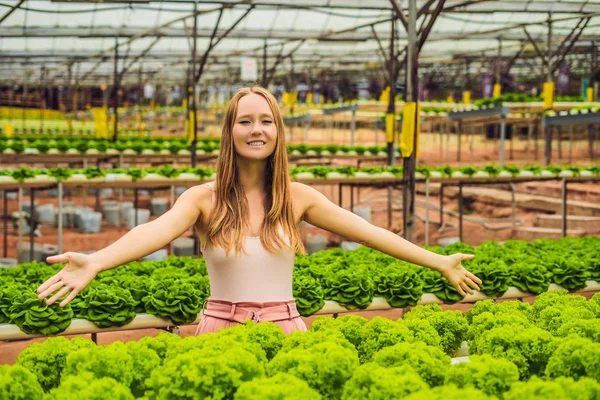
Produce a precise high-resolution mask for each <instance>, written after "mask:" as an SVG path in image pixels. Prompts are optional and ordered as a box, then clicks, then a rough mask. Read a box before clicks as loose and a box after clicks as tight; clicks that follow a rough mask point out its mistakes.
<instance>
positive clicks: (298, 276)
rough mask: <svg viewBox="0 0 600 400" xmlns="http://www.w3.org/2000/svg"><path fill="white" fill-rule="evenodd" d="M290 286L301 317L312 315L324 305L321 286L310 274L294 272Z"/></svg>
mask: <svg viewBox="0 0 600 400" xmlns="http://www.w3.org/2000/svg"><path fill="white" fill-rule="evenodd" d="M292 286H293V295H294V299H295V300H296V307H297V309H298V312H299V313H300V315H302V316H303V317H308V316H310V315H313V314H314V313H316V312H317V311H319V310H320V309H321V308H323V306H324V305H325V300H324V295H325V293H324V291H323V286H321V283H320V282H319V281H318V280H317V279H315V278H313V277H312V276H310V275H307V274H302V273H295V274H294V279H293V285H292Z"/></svg>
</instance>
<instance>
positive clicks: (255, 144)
mask: <svg viewBox="0 0 600 400" xmlns="http://www.w3.org/2000/svg"><path fill="white" fill-rule="evenodd" d="M248 144H249V145H250V146H256V147H258V146H264V144H265V142H250V143H248Z"/></svg>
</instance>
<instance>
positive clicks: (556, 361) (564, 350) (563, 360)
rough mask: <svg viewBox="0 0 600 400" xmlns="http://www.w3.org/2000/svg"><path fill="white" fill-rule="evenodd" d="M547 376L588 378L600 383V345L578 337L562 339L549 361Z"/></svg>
mask: <svg viewBox="0 0 600 400" xmlns="http://www.w3.org/2000/svg"><path fill="white" fill-rule="evenodd" d="M546 375H547V376H548V377H550V378H555V377H559V376H566V377H571V378H574V379H579V378H580V377H584V376H587V377H590V378H593V379H595V380H596V381H598V382H600V343H594V342H592V341H591V340H590V339H586V338H580V337H577V336H570V337H567V338H564V339H562V340H561V341H560V344H559V346H558V348H557V349H556V351H554V353H553V354H552V356H551V357H550V360H548V365H547V366H546Z"/></svg>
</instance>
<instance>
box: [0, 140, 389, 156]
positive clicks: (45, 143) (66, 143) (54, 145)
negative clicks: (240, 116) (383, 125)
mask: <svg viewBox="0 0 600 400" xmlns="http://www.w3.org/2000/svg"><path fill="white" fill-rule="evenodd" d="M144 139H145V140H142V139H133V140H132V139H131V138H122V139H121V140H119V141H117V142H112V141H110V140H106V139H94V138H85V139H84V138H72V137H68V136H67V137H63V138H59V139H56V138H52V137H51V138H36V137H33V138H30V139H18V138H12V139H0V152H2V153H3V154H121V153H123V154H126V155H127V154H143V155H156V154H163V155H187V154H190V151H191V143H189V142H188V141H187V140H186V139H181V138H176V139H167V138H144ZM219 147H220V142H219V140H215V139H213V138H205V140H201V141H199V142H198V144H197V147H196V148H197V150H196V152H197V153H198V154H218V152H219ZM386 149H387V148H386V147H385V146H361V145H355V146H349V145H339V144H325V145H308V144H288V145H287V150H288V153H289V154H291V155H308V156H316V155H322V156H332V155H337V156H376V155H379V156H383V155H386V154H387V153H386Z"/></svg>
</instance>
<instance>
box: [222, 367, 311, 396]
mask: <svg viewBox="0 0 600 400" xmlns="http://www.w3.org/2000/svg"><path fill="white" fill-rule="evenodd" d="M233 398H234V400H279V399H289V400H320V399H321V395H320V394H319V393H318V392H317V391H316V390H314V389H312V388H311V387H310V386H308V383H306V382H305V381H303V380H302V379H298V378H296V377H295V376H294V375H290V374H286V373H278V374H276V375H275V376H273V377H270V378H258V379H254V380H252V381H250V382H244V383H242V384H241V385H240V387H239V388H238V390H237V392H235V395H234V397H233Z"/></svg>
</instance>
